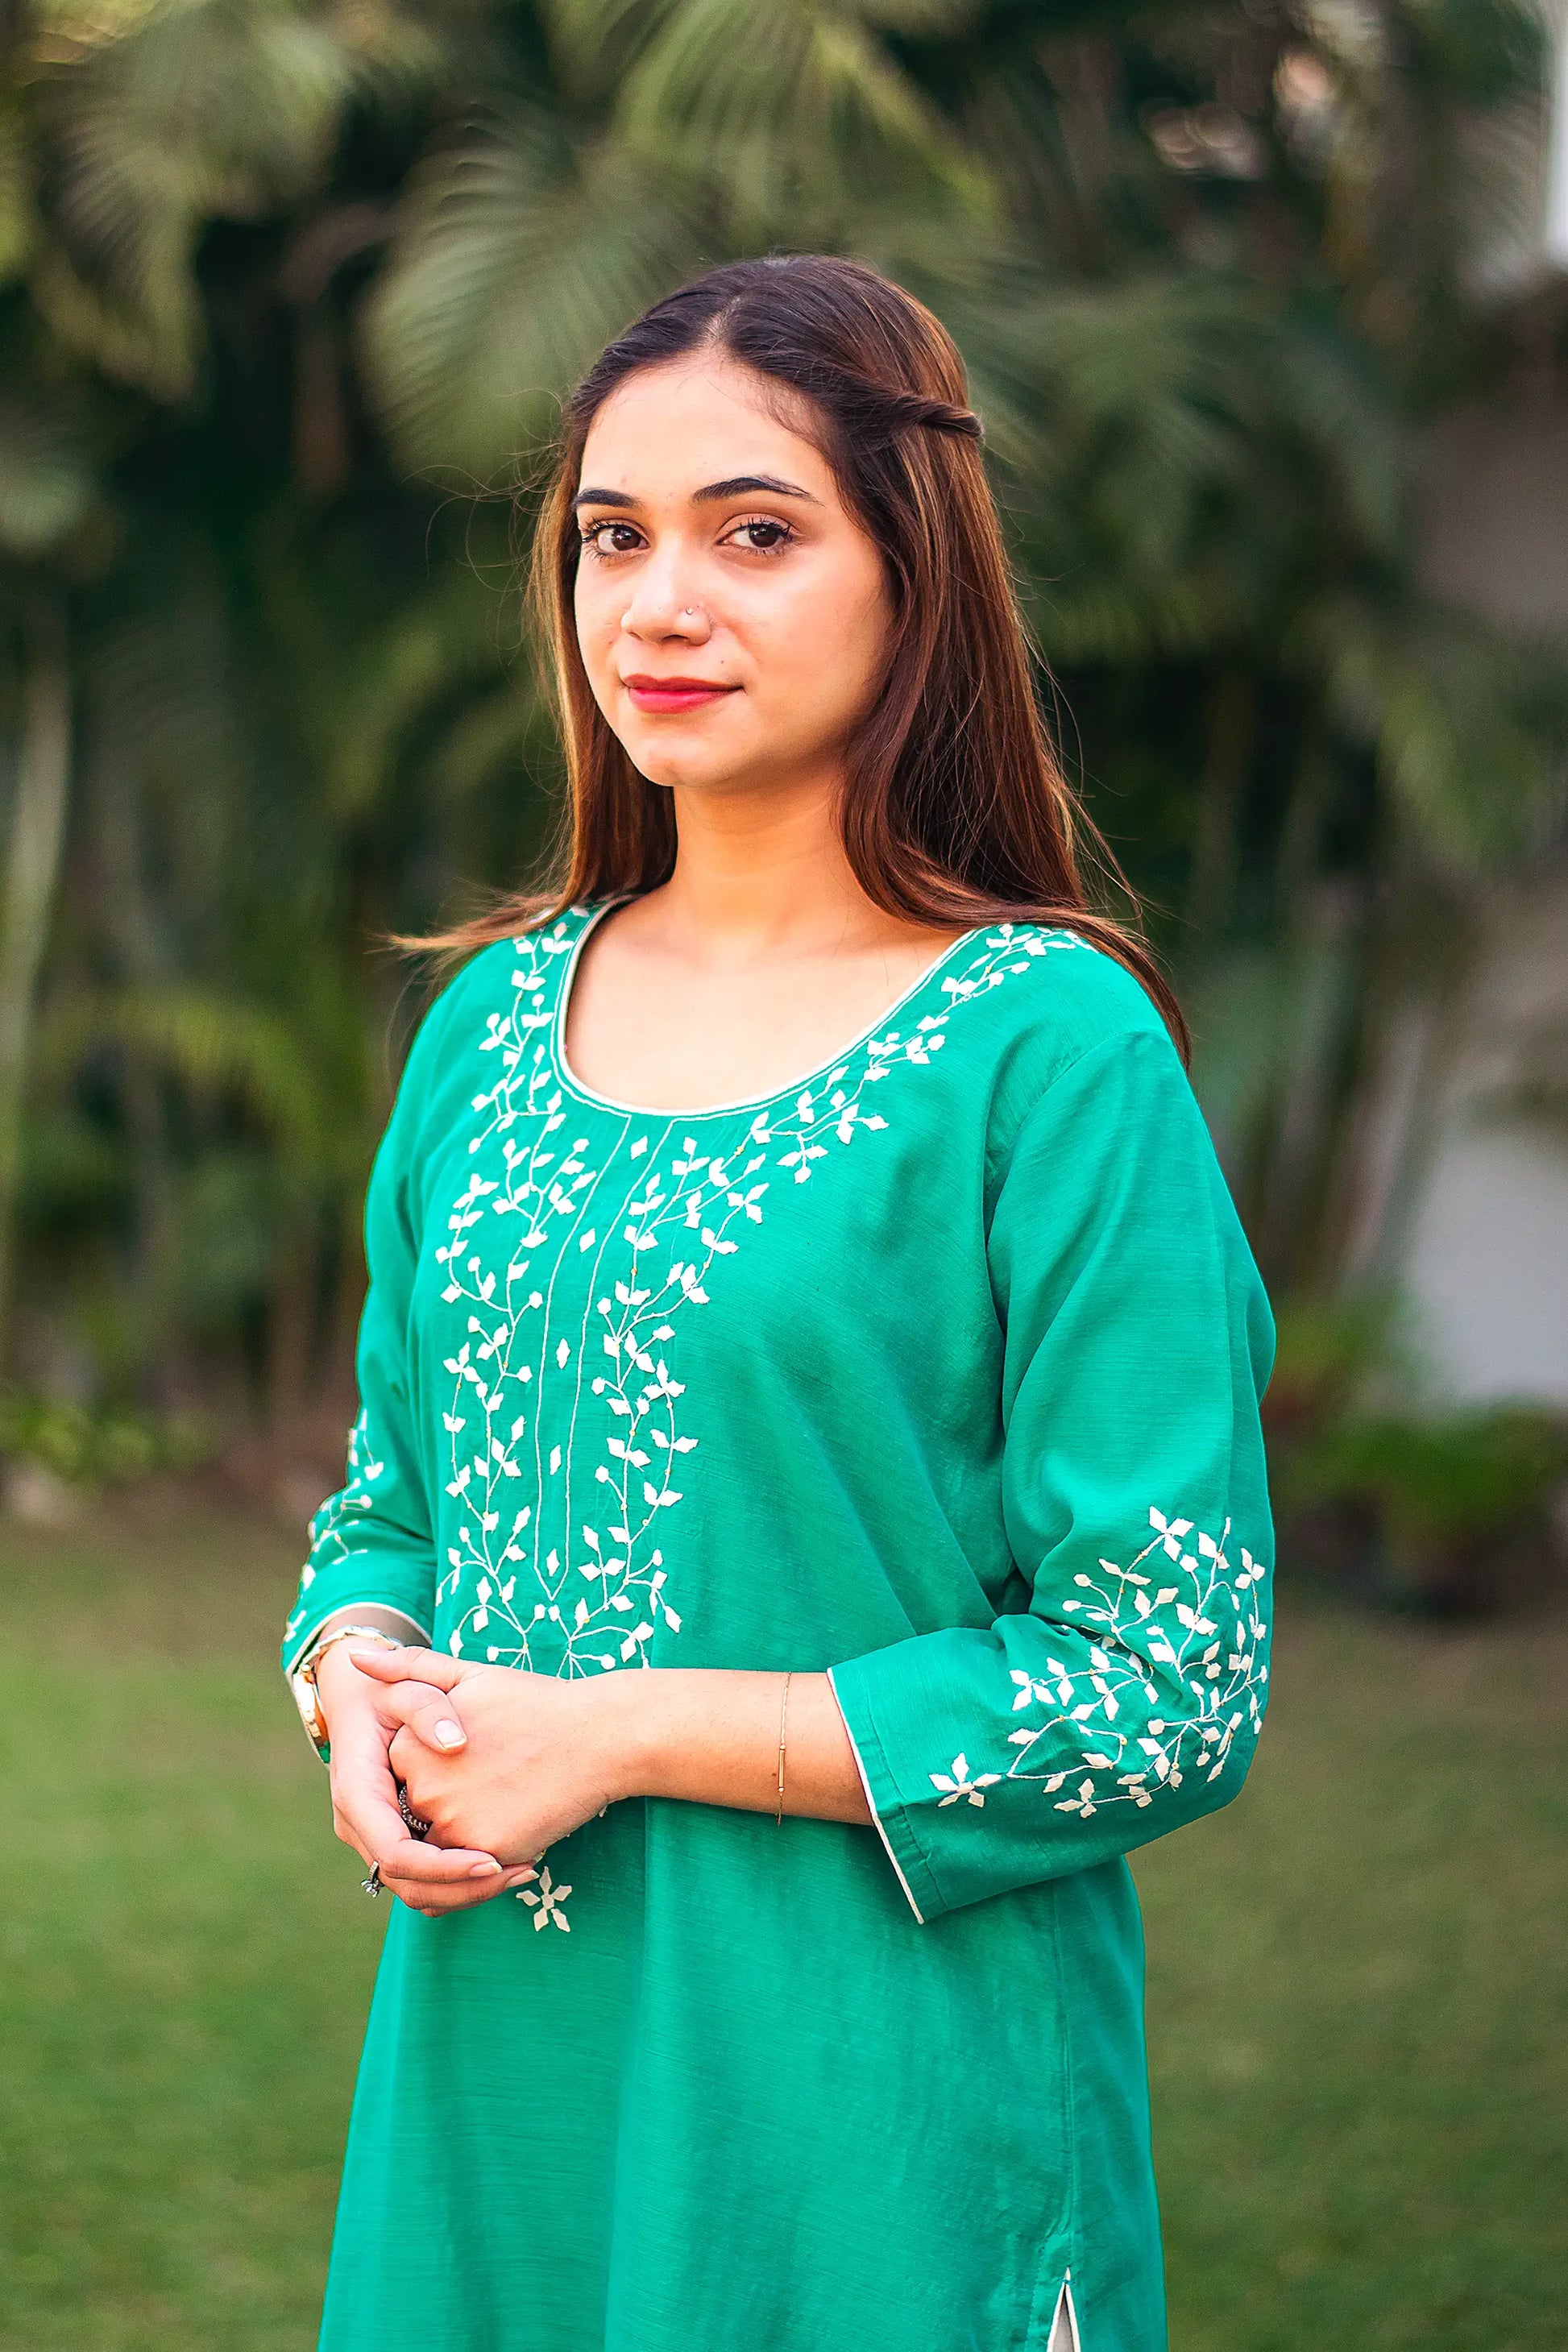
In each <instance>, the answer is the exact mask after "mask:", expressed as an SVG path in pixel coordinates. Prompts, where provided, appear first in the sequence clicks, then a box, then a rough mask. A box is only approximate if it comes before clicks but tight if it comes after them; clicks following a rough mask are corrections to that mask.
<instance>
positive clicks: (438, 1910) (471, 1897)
mask: <svg viewBox="0 0 1568 2352" xmlns="http://www.w3.org/2000/svg"><path fill="white" fill-rule="evenodd" d="M517 1891H521V1890H517V1889H514V1888H513V1887H512V1886H511V1885H510V1883H509V1882H508V1881H507V1880H506V1879H505V1878H489V1879H482V1880H480V1881H479V1884H478V1885H468V1886H416V1885H407V1884H405V1885H402V1886H399V1885H395V1884H394V1885H393V1887H392V1893H393V1895H395V1898H396V1900H397V1901H398V1902H399V1903H403V1904H406V1905H407V1906H408V1908H409V1910H410V1911H417V1912H418V1914H419V1916H420V1917H421V1918H424V1919H444V1918H446V1917H447V1916H448V1915H449V1914H451V1913H453V1912H456V1911H472V1910H475V1909H477V1908H478V1906H479V1905H480V1904H481V1903H493V1902H494V1901H495V1899H496V1897H497V1895H508V1894H511V1893H513V1892H517Z"/></svg>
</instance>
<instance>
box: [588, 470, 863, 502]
mask: <svg viewBox="0 0 1568 2352" xmlns="http://www.w3.org/2000/svg"><path fill="white" fill-rule="evenodd" d="M745 490H761V491H763V493H765V494H766V495H767V496H769V497H771V498H775V499H805V502H806V504H807V505H808V506H813V507H815V506H820V505H821V503H822V501H821V499H815V498H813V497H812V494H811V492H810V491H809V490H803V489H802V488H801V487H800V485H799V484H798V483H797V482H781V481H780V480H779V478H778V477H777V476H776V475H775V474H732V475H731V477H730V479H729V480H728V481H727V482H710V483H708V484H707V486H706V487H705V488H702V489H700V490H693V491H692V493H691V503H692V505H693V506H694V507H695V506H701V505H702V504H703V503H704V502H705V501H710V500H713V499H737V498H739V497H740V496H741V495H742V491H745ZM639 503H640V501H639V500H638V499H635V498H634V497H632V495H631V493H630V492H629V491H627V490H579V491H578V493H577V495H576V497H575V498H574V499H573V501H572V504H573V508H574V509H576V508H578V507H635V506H637V505H638V504H639Z"/></svg>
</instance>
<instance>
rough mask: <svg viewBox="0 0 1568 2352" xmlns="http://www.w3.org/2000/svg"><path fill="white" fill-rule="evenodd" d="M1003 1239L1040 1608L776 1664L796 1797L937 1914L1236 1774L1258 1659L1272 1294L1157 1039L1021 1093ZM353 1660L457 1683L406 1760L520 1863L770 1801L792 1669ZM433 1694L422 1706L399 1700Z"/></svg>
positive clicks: (437, 1818) (1026, 1556)
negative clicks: (648, 1811) (836, 1656)
mask: <svg viewBox="0 0 1568 2352" xmlns="http://www.w3.org/2000/svg"><path fill="white" fill-rule="evenodd" d="M989 1246H990V1252H991V1259H992V1265H993V1272H994V1283H995V1289H996V1298H997V1307H998V1313H999V1315H1000V1317H1001V1319H1002V1323H1003V1327H1004V1330H1005V1359H1004V1393H1003V1398H1002V1410H1003V1421H1004V1428H1005V1444H1004V1454H1003V1476H1002V1487H1003V1494H1002V1501H1003V1510H1004V1515H1005V1523H1006V1528H1007V1534H1008V1538H1009V1542H1010V1545H1011V1547H1012V1549H1013V1552H1014V1556H1015V1558H1016V1559H1017V1561H1018V1562H1019V1565H1020V1570H1022V1571H1023V1572H1024V1573H1025V1574H1026V1576H1027V1579H1028V1583H1029V1588H1030V1600H1029V1605H1028V1607H1027V1608H1026V1609H1024V1610H1021V1611H1020V1612H1017V1613H1016V1614H1011V1615H1008V1616H1005V1617H1000V1618H997V1619H996V1620H994V1622H992V1623H990V1624H988V1625H966V1626H952V1627H942V1628H938V1629H935V1630H933V1631H931V1632H929V1633H921V1634H917V1635H916V1636H914V1637H913V1638H912V1639H910V1640H909V1641H906V1642H901V1643H896V1644H894V1645H893V1646H892V1647H891V1648H889V1649H887V1650H883V1651H879V1652H875V1653H873V1654H870V1655H868V1656H867V1657H865V1658H861V1659H855V1660H851V1661H849V1662H847V1664H843V1665H840V1666H837V1667H835V1668H834V1670H833V1672H832V1675H795V1676H794V1677H792V1681H791V1686H790V1724H791V1729H790V1735H789V1740H788V1771H787V1777H786V1793H785V1808H784V1809H785V1810H786V1811H790V1812H798V1813H803V1814H810V1815H813V1816H815V1817H816V1818H820V1819H827V1820H835V1821H847V1822H864V1821H868V1820H871V1819H875V1820H876V1822H877V1825H878V1827H879V1831H880V1832H881V1834H882V1837H883V1839H884V1842H885V1843H886V1844H887V1845H888V1848H889V1854H890V1856H891V1858H892V1860H893V1862H894V1864H896V1866H897V1868H898V1870H899V1874H900V1881H901V1883H902V1884H903V1885H904V1888H905V1892H906V1894H907V1895H908V1896H909V1899H910V1906H911V1907H912V1908H913V1909H914V1911H915V1914H916V1916H917V1917H918V1918H922V1919H930V1918H931V1917H934V1916H937V1915H938V1914H939V1913H940V1912H942V1910H946V1909H951V1908H953V1907H955V1906H958V1905H959V1904H962V1903H967V1902H973V1901H977V1900H979V1899H981V1898H982V1897H984V1896H986V1895H994V1894H998V1893H1003V1892H1005V1891H1007V1890H1008V1889H1010V1888H1013V1887H1018V1886H1024V1885H1032V1884H1037V1883H1039V1882H1040V1881H1042V1880H1045V1879H1048V1878H1052V1877H1055V1876H1058V1875H1060V1874H1062V1873H1064V1872H1067V1871H1071V1870H1079V1869H1085V1868H1088V1867H1089V1866H1091V1865H1092V1864H1096V1863H1100V1862H1103V1861H1105V1860H1106V1859H1108V1858H1109V1857H1110V1856H1111V1855H1114V1854H1119V1853H1126V1852H1128V1851H1130V1850H1131V1848H1133V1847H1135V1846H1137V1845H1139V1844H1142V1843H1146V1842H1147V1841H1148V1840H1149V1839H1151V1838H1153V1837H1157V1836H1160V1835H1162V1834H1163V1832H1166V1831H1168V1830H1170V1829H1173V1828H1175V1827H1177V1826H1179V1825H1180V1823H1181V1822H1184V1821H1187V1820H1191V1819H1194V1818H1195V1817H1196V1816H1197V1815H1198V1814H1200V1813H1202V1812H1205V1811H1210V1810H1212V1809H1213V1808H1214V1807H1215V1806H1216V1805H1219V1804H1222V1803H1224V1802H1225V1801H1226V1800H1227V1799H1228V1798H1229V1797H1230V1796H1231V1795H1233V1794H1234V1793H1235V1791H1236V1790H1237V1788H1238V1787H1239V1785H1240V1782H1241V1780H1242V1777H1243V1776H1244V1774H1245V1771H1246V1769H1247V1760H1248V1759H1249V1758H1250V1755H1251V1752H1252V1748H1253V1746H1254V1744H1255V1742H1256V1739H1257V1736H1258V1726H1259V1723H1260V1720H1261V1714H1262V1699H1263V1691H1264V1687H1265V1683H1266V1677H1267V1646H1268V1633H1267V1622H1266V1613H1265V1612H1266V1608H1267V1597H1268V1558H1269V1552H1270V1548H1271V1529H1270V1523H1269V1516H1268V1495H1267V1486H1266V1481H1265V1475H1264V1465H1263V1452H1262V1438H1261V1429H1260V1424H1259V1420H1258V1401H1259V1397H1260V1395H1261V1391H1262V1387H1263V1383H1264V1381H1265V1379H1266V1377H1267V1373H1268V1363H1269V1360H1270V1356H1271V1350H1272V1318H1270V1316H1269V1313H1268V1303H1267V1300H1266V1298H1265V1297H1264V1294H1263V1290H1262V1286H1261V1284H1260V1282H1259V1281H1258V1275H1257V1270H1256V1268H1255V1266H1254V1265H1253V1263H1252V1259H1251V1255H1250V1253H1249V1252H1248V1250H1247V1244H1246V1241H1245V1238H1244V1237H1243V1235H1242V1233H1241V1228H1240V1225H1239V1223H1238V1222H1237V1217H1236V1213H1235V1210H1234V1208H1233V1207H1232V1205H1231V1202H1230V1199H1229V1195H1228V1193H1227V1192H1226V1189H1225V1183H1224V1180H1223V1178H1222V1176H1221V1174H1220V1171H1219V1169H1218V1166H1217V1164H1216V1162H1215V1158H1214V1152H1213V1148H1212V1146H1211V1144H1210V1142H1209V1139H1208V1135H1207V1131H1206V1129H1205V1127H1204V1124H1203V1120H1202V1117H1201V1115H1200V1113H1199V1111H1198V1108H1197V1105H1196V1103H1195V1101H1194V1098H1193V1095H1192V1091H1191V1088H1190V1087H1189V1086H1188V1084H1187V1081H1186V1077H1185V1075H1184V1072H1183V1071H1182V1068H1181V1066H1180V1063H1179V1062H1178V1061H1177V1059H1176V1056H1175V1054H1174V1052H1173V1048H1172V1047H1171V1045H1170V1044H1169V1041H1168V1040H1167V1039H1166V1038H1165V1037H1164V1036H1163V1034H1155V1033H1153V1032H1145V1031H1142V1030H1140V1031H1135V1032H1131V1033H1128V1034H1124V1035H1121V1036H1118V1037H1116V1038H1114V1039H1111V1040H1110V1041H1108V1042H1107V1044H1106V1045H1103V1046H1097V1047H1095V1048H1093V1049H1091V1050H1090V1051H1089V1052H1088V1053H1086V1054H1085V1055H1082V1056H1081V1058H1080V1059H1079V1060H1078V1061H1077V1062H1075V1063H1073V1064H1072V1065H1070V1066H1069V1067H1068V1069H1067V1070H1066V1071H1064V1072H1063V1073H1062V1074H1061V1075H1060V1076H1058V1079H1057V1081H1056V1082H1055V1084H1054V1085H1053V1086H1052V1087H1049V1088H1048V1089H1047V1092H1046V1094H1045V1095H1044V1096H1043V1097H1041V1098H1040V1100H1039V1101H1038V1102H1037V1104H1036V1105H1035V1106H1034V1108H1032V1109H1031V1111H1030V1112H1029V1113H1028V1114H1027V1115H1026V1118H1025V1119H1024V1121H1023V1123H1022V1126H1021V1128H1020V1131H1019V1134H1018V1136H1017V1138H1016V1141H1015V1144H1014V1148H1013V1150H1012V1152H1011V1155H1010V1158H1009V1160H1008V1165H1007V1168H1006V1171H1005V1178H1004V1180H1003V1181H1002V1184H1001V1187H1000V1190H999V1192H998V1196H997V1200H996V1204H995V1209H994V1216H993V1220H992V1226H991V1232H990V1236H989ZM356 1663H357V1664H359V1665H360V1666H361V1668H362V1669H363V1671H364V1673H365V1674H366V1675H369V1676H370V1677H372V1678H373V1679H375V1680H378V1681H380V1682H382V1683H383V1684H384V1685H391V1684H394V1683H395V1682H397V1681H398V1680H400V1679H402V1680H404V1681H405V1683H406V1682H407V1681H409V1680H410V1678H412V1679H416V1680H417V1681H419V1682H420V1683H422V1684H432V1683H434V1684H437V1685H440V1686H441V1687H442V1688H443V1689H445V1690H447V1691H448V1692H453V1693H459V1692H460V1696H461V1705H462V1716H463V1721H464V1724H465V1726H466V1727H467V1729H468V1734H469V1746H468V1750H467V1751H465V1753H464V1754H463V1755H462V1756H461V1757H457V1758H442V1757H438V1756H437V1755H435V1754H434V1753H432V1752H430V1751H429V1750H428V1749H427V1748H422V1743H421V1739H420V1738H419V1737H417V1736H416V1733H415V1732H412V1731H405V1732H402V1733H400V1734H399V1735H398V1737H397V1738H396V1739H395V1741H394V1743H393V1748H392V1760H393V1763H394V1765H395V1769H397V1770H398V1771H399V1772H400V1773H401V1774H402V1775H403V1776H404V1777H405V1779H406V1780H407V1782H408V1787H409V1791H410V1795H411V1798H412V1799H413V1801H415V1802H416V1804H417V1805H418V1806H419V1809H420V1811H421V1812H422V1813H424V1814H425V1815H426V1817H427V1818H428V1819H430V1820H431V1821H432V1822H433V1823H434V1825H435V1834H436V1835H437V1837H440V1838H447V1837H452V1838H457V1837H459V1836H460V1837H462V1838H463V1839H465V1840H467V1841H468V1842H470V1843H479V1844H483V1845H486V1846H488V1847H489V1851H491V1852H492V1853H497V1854H499V1855H500V1856H501V1858H502V1859H503V1860H506V1861H509V1862H515V1861H516V1860H518V1859H519V1858H520V1857H522V1856H525V1855H526V1856H528V1857H529V1858H533V1857H536V1856H537V1855H538V1854H539V1853H541V1852H542V1849H543V1848H544V1846H545V1845H547V1844H549V1843H552V1841H553V1840H554V1839H556V1838H559V1837H562V1836H564V1835H566V1834H567V1833H568V1832H570V1831H571V1830H573V1829H574V1828H576V1827H577V1826H578V1825H579V1823H581V1822H584V1821H586V1820H587V1819H589V1818H590V1817H591V1816H592V1815H593V1814H594V1813H595V1812H597V1811H601V1810H602V1809H603V1807H604V1806H605V1805H606V1804H608V1803H611V1802H614V1801H616V1799H618V1798H621V1797H626V1796H631V1795H639V1794H640V1795H649V1796H666V1797H679V1798H683V1799H686V1800H688V1801H696V1802H701V1803H709V1804H721V1805H731V1806H735V1807H738V1808H742V1809H747V1810H752V1811H772V1810H773V1806H774V1804H775V1802H776V1787H777V1782H776V1761H777V1747H778V1717H779V1710H780V1706H781V1702H782V1683H783V1677H782V1676H781V1675H752V1674H744V1673H736V1672H732V1671H722V1672H721V1671H708V1672H704V1671H700V1670H686V1669H669V1668H665V1669H658V1668H652V1669H646V1670H643V1671H641V1672H639V1673H637V1674H635V1675H606V1676H605V1677H604V1678H603V1679H595V1680H593V1681H569V1682H560V1681H557V1680H555V1679H554V1678H553V1677H545V1676H535V1675H517V1674H515V1673H512V1672H510V1670H508V1669H505V1668H501V1667H493V1666H481V1665H470V1664H467V1663H466V1662H463V1661H459V1660H456V1659H449V1658H439V1657H434V1656H432V1655H431V1654H428V1653H424V1652H416V1653H412V1654H410V1653H403V1654H380V1653H376V1652H365V1653H363V1654H360V1655H359V1656H358V1658H357V1660H356ZM797 1695H798V1696H797ZM425 1713H426V1708H425V1706H424V1703H423V1702H421V1703H418V1704H416V1703H415V1702H413V1701H410V1702H409V1703H408V1706H407V1710H406V1713H405V1721H412V1720H414V1719H415V1718H416V1717H419V1716H421V1715H423V1714H425ZM836 1717H837V1720H836V1719H835V1718H836ZM868 1799H869V1803H868ZM873 1809H874V1810H873Z"/></svg>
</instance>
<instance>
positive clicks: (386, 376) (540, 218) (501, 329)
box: [362, 106, 703, 478]
mask: <svg viewBox="0 0 1568 2352" xmlns="http://www.w3.org/2000/svg"><path fill="white" fill-rule="evenodd" d="M702 257H703V247H702V237H701V230H700V222H699V220H698V218H697V217H696V215H695V214H694V212H693V211H692V209H691V208H690V205H689V203H688V202H687V201H686V200H685V199H684V198H683V197H682V196H681V195H679V194H678V193H677V192H676V190H675V189H674V188H673V187H672V185H671V184H670V183H669V181H668V178H667V177H666V176H665V175H663V174H661V173H658V171H657V170H655V169H653V168H652V167H650V166H649V165H648V164H647V163H645V162H644V161H642V160H641V159H640V158H638V157H637V156H634V155H632V154H631V153H629V152H627V151H626V148H625V147H624V146H623V145H622V144H620V143H619V142H616V141H615V140H613V139H608V138H604V137H600V138H596V139H590V140H586V141H583V142H579V141H577V140H575V139H574V137H573V136H572V135H571V134H570V132H569V131H567V129H566V128H565V127H564V126H563V124H562V123H560V122H559V121H555V120H553V119H552V118H551V117H550V116H548V115H546V114H544V113H542V111H540V110H535V109H531V108H525V107H521V106H514V107H510V108H508V109H506V110H504V111H502V110H492V111H489V112H486V113H484V114H482V115H479V116H477V117H476V118H474V119H473V120H472V121H470V123H469V124H468V128H467V130H466V131H465V132H464V133H463V135H462V136H461V137H460V138H459V139H458V142H457V143H456V144H455V145H454V146H452V147H450V148H447V149H446V150H444V151H443V152H440V153H439V154H437V156H435V157H433V158H431V159H430V160H429V161H428V162H427V163H426V165H425V166H424V168H423V169H422V170H421V171H420V172H419V173H416V176H415V179H414V181H413V184H411V186H410V189H409V192H408V194H407V197H406V199H405V205H404V207H403V214H402V218H401V222H400V225H399V228H398V232H397V235H396V237H395V244H394V247H393V251H392V255H391V258H390V261H389V264H388V267H387V268H386V270H385V272H384V275H383V276H382V278H380V279H379V281H378V282H377V284H376V286H375V288H374V292H373V294H372V296H371V298H370V300H369V302H368V303H367V305H366V307H365V310H364V311H363V319H362V326H363V341H362V348H363V357H364V364H365V371H366V375H367V379H368V381H369V383H370V385H371V387H372V392H373V395H374V400H375V402H376V405H377V407H378V409H379V411H380V414H381V415H382V417H383V419H384V423H385V425H386V428H387V430H388V432H389V433H390V435H391V436H392V438H393V441H394V443H395V446H396V447H397V449H398V451H399V452H400V454H401V455H402V456H403V457H405V459H406V461H407V462H408V463H409V464H411V465H416V466H431V465H437V466H441V467H450V468H453V469H455V470H467V471H469V472H471V473H474V474H478V475H479V476H480V477H481V478H489V476H490V475H491V474H492V473H493V472H494V470H495V468H496V467H498V465H499V464H500V462H501V461H502V460H504V459H507V458H510V457H514V456H515V455H516V453H517V452H518V451H520V450H521V449H522V448H524V447H526V446H528V445H529V444H530V443H532V442H535V441H537V440H539V439H541V438H542V437H544V436H548V434H549V433H550V432H551V430H552V427H553V424H554V420H555V415H556V412H557V403H558V402H559V399H560V397H561V395H562V394H563V393H564V392H565V391H566V390H567V388H568V387H569V386H570V385H571V383H573V382H574V379H575V378H576V377H577V375H579V374H580V373H582V371H583V370H584V368H585V367H586V365H587V364H588V362H589V361H590V360H591V359H592V358H593V357H594V354H595V352H597V351H598V349H599V348H600V346H601V344H603V343H604V342H605V340H606V339H607V338H608V337H609V336H610V335H612V334H614V333H615V332H616V331H617V330H618V329H620V328H621V327H623V326H625V325H626V323H627V321H628V320H631V319H633V318H634V317H636V315H637V312H638V311H639V310H642V309H644V308H645V307H646V306H647V303H648V302H650V301H651V300H653V299H655V298H656V296H658V294H660V293H662V292H664V291H665V290H666V289H668V287H670V286H672V285H674V284H675V283H677V282H678V281H679V278H681V277H683V276H684V275H686V274H687V273H688V272H689V270H691V269H693V268H697V267H698V266H700V261H701V259H702Z"/></svg>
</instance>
